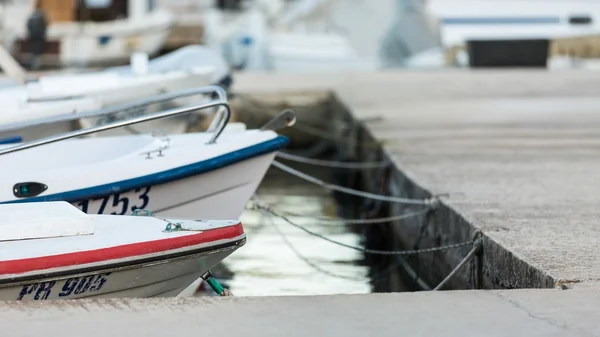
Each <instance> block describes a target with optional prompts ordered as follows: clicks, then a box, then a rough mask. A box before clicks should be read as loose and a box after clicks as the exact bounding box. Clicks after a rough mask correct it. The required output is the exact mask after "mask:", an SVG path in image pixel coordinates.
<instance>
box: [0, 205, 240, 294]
mask: <svg viewBox="0 0 600 337" xmlns="http://www.w3.org/2000/svg"><path fill="white" fill-rule="evenodd" d="M245 241H246V235H245V233H244V230H243V227H242V224H241V223H240V222H238V221H227V220H220V221H219V220H204V221H200V220H199V221H193V220H171V219H169V220H167V219H159V218H155V217H152V216H117V215H87V214H85V213H83V212H81V211H80V210H78V209H76V208H75V207H73V206H72V205H69V204H68V203H66V202H46V203H25V204H15V205H0V300H19V301H42V300H56V299H77V298H110V297H112V298H123V297H168V296H176V295H178V294H179V293H181V292H182V291H183V290H184V289H185V288H186V287H188V286H189V285H190V284H192V283H193V282H194V281H196V280H197V279H198V278H200V277H201V276H202V275H204V274H205V273H206V272H207V271H209V270H210V268H212V267H213V266H215V265H216V264H218V263H219V262H221V261H222V260H223V259H225V258H226V257H227V256H229V255H230V254H231V253H233V252H234V251H235V250H236V249H238V248H239V247H241V246H242V245H244V243H245Z"/></svg>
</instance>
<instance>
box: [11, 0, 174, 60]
mask: <svg viewBox="0 0 600 337" xmlns="http://www.w3.org/2000/svg"><path fill="white" fill-rule="evenodd" d="M92 2H96V4H93V3H92ZM33 3H34V1H24V0H21V1H18V2H14V3H12V4H10V5H7V6H5V7H4V13H3V18H4V19H3V21H4V22H3V26H4V27H3V29H4V31H5V35H9V34H10V36H11V38H10V40H11V41H14V43H13V45H12V54H13V55H15V57H16V58H17V59H18V60H20V61H22V62H24V63H25V62H28V59H29V57H30V55H31V54H30V52H29V47H28V43H27V39H26V37H27V32H26V30H25V28H26V27H25V22H26V21H27V18H28V16H29V15H30V13H31V12H32V11H33V9H34V6H33ZM40 4H41V8H42V10H43V11H44V13H45V15H46V17H47V20H48V21H49V25H48V30H47V43H46V50H45V52H44V55H43V64H46V65H56V66H62V67H70V66H81V65H86V66H91V65H104V64H109V63H110V64H114V63H122V62H127V60H128V59H129V57H130V55H131V54H132V53H134V52H143V53H146V54H149V55H156V54H157V53H158V52H159V51H160V50H161V49H162V48H163V46H164V45H165V43H166V40H167V37H168V35H169V34H170V32H171V30H172V27H173V26H174V23H175V22H174V16H173V15H172V14H171V13H170V12H169V11H167V10H165V9H163V8H154V7H153V5H152V1H147V0H113V1H100V3H98V1H89V0H86V1H53V0H41V1H40Z"/></svg>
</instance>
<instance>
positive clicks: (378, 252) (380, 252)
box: [255, 198, 475, 255]
mask: <svg viewBox="0 0 600 337" xmlns="http://www.w3.org/2000/svg"><path fill="white" fill-rule="evenodd" d="M255 203H256V205H257V207H259V208H261V209H264V210H265V211H267V212H269V213H271V214H273V215H274V216H276V217H279V218H281V219H283V220H284V221H285V222H287V223H288V224H290V225H292V226H294V227H296V228H298V229H300V230H302V231H304V232H305V233H307V234H310V235H312V236H315V237H318V238H320V239H322V240H325V241H327V242H330V243H333V244H336V245H338V246H342V247H346V248H349V249H353V250H356V251H359V252H363V253H365V254H374V255H414V254H422V253H431V252H438V251H443V250H449V249H456V248H461V247H464V246H469V245H473V243H474V242H475V241H474V240H471V241H466V242H460V243H455V244H450V245H444V246H439V247H431V248H423V249H412V250H395V251H385V250H376V249H367V248H362V247H357V246H352V245H348V244H345V243H343V242H339V241H335V240H333V239H330V238H328V237H326V236H324V235H321V234H319V233H315V232H313V231H311V230H310V229H308V228H306V227H304V226H301V225H298V224H296V223H294V222H292V221H291V220H290V219H288V218H287V217H286V216H285V215H282V214H279V213H277V212H275V211H273V210H272V209H270V208H269V207H268V206H265V205H263V204H262V203H261V202H260V201H259V200H258V199H257V198H255Z"/></svg>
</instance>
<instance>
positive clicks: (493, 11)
mask: <svg viewBox="0 0 600 337" xmlns="http://www.w3.org/2000/svg"><path fill="white" fill-rule="evenodd" d="M427 8H428V11H429V12H431V13H432V15H434V16H435V17H436V18H438V20H439V21H440V24H441V28H442V41H443V43H444V45H445V46H446V47H452V46H456V45H459V44H463V43H465V42H466V41H467V40H469V39H515V40H517V39H555V38H568V37H575V36H587V35H597V34H599V33H600V3H598V2H596V1H588V0H569V1H565V0H527V1H520V0H501V1H500V0H495V1H494V0H490V1H477V0H430V1H428V2H427Z"/></svg>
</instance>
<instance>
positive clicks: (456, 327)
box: [0, 286, 600, 337]
mask: <svg viewBox="0 0 600 337" xmlns="http://www.w3.org/2000/svg"><path fill="white" fill-rule="evenodd" d="M598 294H600V288H598V287H597V286H594V287H586V286H579V287H577V288H575V289H570V290H568V291H561V290H556V289H545V290H531V289H528V290H510V291H502V290H492V291H443V292H417V293H394V294H369V295H335V296H302V297H300V296H294V297H245V298H241V297H240V298H237V297H221V298H216V297H196V298H189V299H174V298H171V299H163V300H158V299H146V300H141V299H121V300H81V301H49V302H35V303H27V304H25V303H20V302H3V303H2V302H0V312H1V313H2V323H3V324H0V335H2V336H14V337H20V336H41V335H42V334H47V333H48V332H50V334H51V335H55V334H57V333H59V332H60V334H61V335H63V336H87V337H96V336H97V337H100V336H146V337H164V336H173V335H176V336H179V337H183V336H198V335H209V336H246V337H265V336H273V337H278V336H287V337H301V336H302V337H313V336H332V337H333V336H335V337H338V336H339V337H355V336H356V337H364V336H381V337H385V336H390V337H391V336H400V335H401V336H415V337H417V336H424V337H425V336H447V337H451V336H465V337H466V336H477V337H479V336H489V337H493V336H527V337H534V336H544V337H550V336H557V337H570V336H600V324H598V322H597V317H598V312H599V311H600V296H599V295H598Z"/></svg>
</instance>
